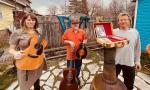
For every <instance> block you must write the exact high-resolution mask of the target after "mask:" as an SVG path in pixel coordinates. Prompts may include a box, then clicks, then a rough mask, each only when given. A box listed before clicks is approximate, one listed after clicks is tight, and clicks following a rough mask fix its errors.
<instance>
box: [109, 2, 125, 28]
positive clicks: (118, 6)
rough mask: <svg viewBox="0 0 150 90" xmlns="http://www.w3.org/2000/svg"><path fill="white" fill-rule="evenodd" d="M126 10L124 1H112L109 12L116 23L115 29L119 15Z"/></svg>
mask: <svg viewBox="0 0 150 90" xmlns="http://www.w3.org/2000/svg"><path fill="white" fill-rule="evenodd" d="M124 10H125V6H124V0H122V1H118V0H112V2H111V3H110V5H109V12H110V15H111V18H112V19H113V21H114V27H116V26H117V17H118V14H119V13H120V12H122V11H124Z"/></svg>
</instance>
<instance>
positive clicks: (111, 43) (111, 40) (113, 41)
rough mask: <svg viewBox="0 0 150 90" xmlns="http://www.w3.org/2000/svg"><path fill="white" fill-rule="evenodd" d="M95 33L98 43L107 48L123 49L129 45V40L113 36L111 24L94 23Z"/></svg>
mask: <svg viewBox="0 0 150 90" xmlns="http://www.w3.org/2000/svg"><path fill="white" fill-rule="evenodd" d="M94 32H95V36H96V41H97V43H99V44H100V45H102V46H103V47H105V48H113V47H122V46H124V45H126V44H128V43H129V40H128V39H127V38H125V37H121V36H115V35H113V32H112V23H110V22H97V23H94Z"/></svg>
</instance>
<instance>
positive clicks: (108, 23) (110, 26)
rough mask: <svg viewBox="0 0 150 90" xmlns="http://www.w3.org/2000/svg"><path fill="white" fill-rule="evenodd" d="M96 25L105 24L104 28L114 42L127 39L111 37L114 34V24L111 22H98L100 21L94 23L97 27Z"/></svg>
mask: <svg viewBox="0 0 150 90" xmlns="http://www.w3.org/2000/svg"><path fill="white" fill-rule="evenodd" d="M96 25H103V26H104V29H105V33H106V35H107V36H108V38H109V39H110V40H111V41H112V42H118V41H122V40H127V39H126V38H122V37H120V38H122V39H116V38H113V37H111V36H112V25H111V23H110V22H98V23H94V28H95V27H96Z"/></svg>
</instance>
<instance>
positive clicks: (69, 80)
mask: <svg viewBox="0 0 150 90" xmlns="http://www.w3.org/2000/svg"><path fill="white" fill-rule="evenodd" d="M71 54H72V55H71V61H70V66H69V67H67V68H65V69H64V70H63V79H62V81H61V83H60V86H59V90H79V87H78V82H77V78H76V73H77V70H76V68H75V61H74V60H73V59H72V57H73V50H71Z"/></svg>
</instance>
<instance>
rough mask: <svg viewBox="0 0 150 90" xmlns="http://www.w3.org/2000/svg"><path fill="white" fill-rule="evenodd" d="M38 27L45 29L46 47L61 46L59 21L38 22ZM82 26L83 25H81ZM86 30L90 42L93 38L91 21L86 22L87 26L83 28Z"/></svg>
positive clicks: (61, 32) (61, 31) (61, 33)
mask: <svg viewBox="0 0 150 90" xmlns="http://www.w3.org/2000/svg"><path fill="white" fill-rule="evenodd" d="M39 26H40V28H45V29H46V38H47V40H48V48H57V47H61V46H63V44H62V42H61V41H62V35H63V33H64V32H63V30H62V28H61V25H60V24H59V22H44V23H40V25H39ZM82 27H83V26H82ZM84 30H85V31H86V32H87V36H88V42H91V41H93V40H94V39H95V37H94V30H93V23H92V22H90V23H88V28H87V29H84Z"/></svg>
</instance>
